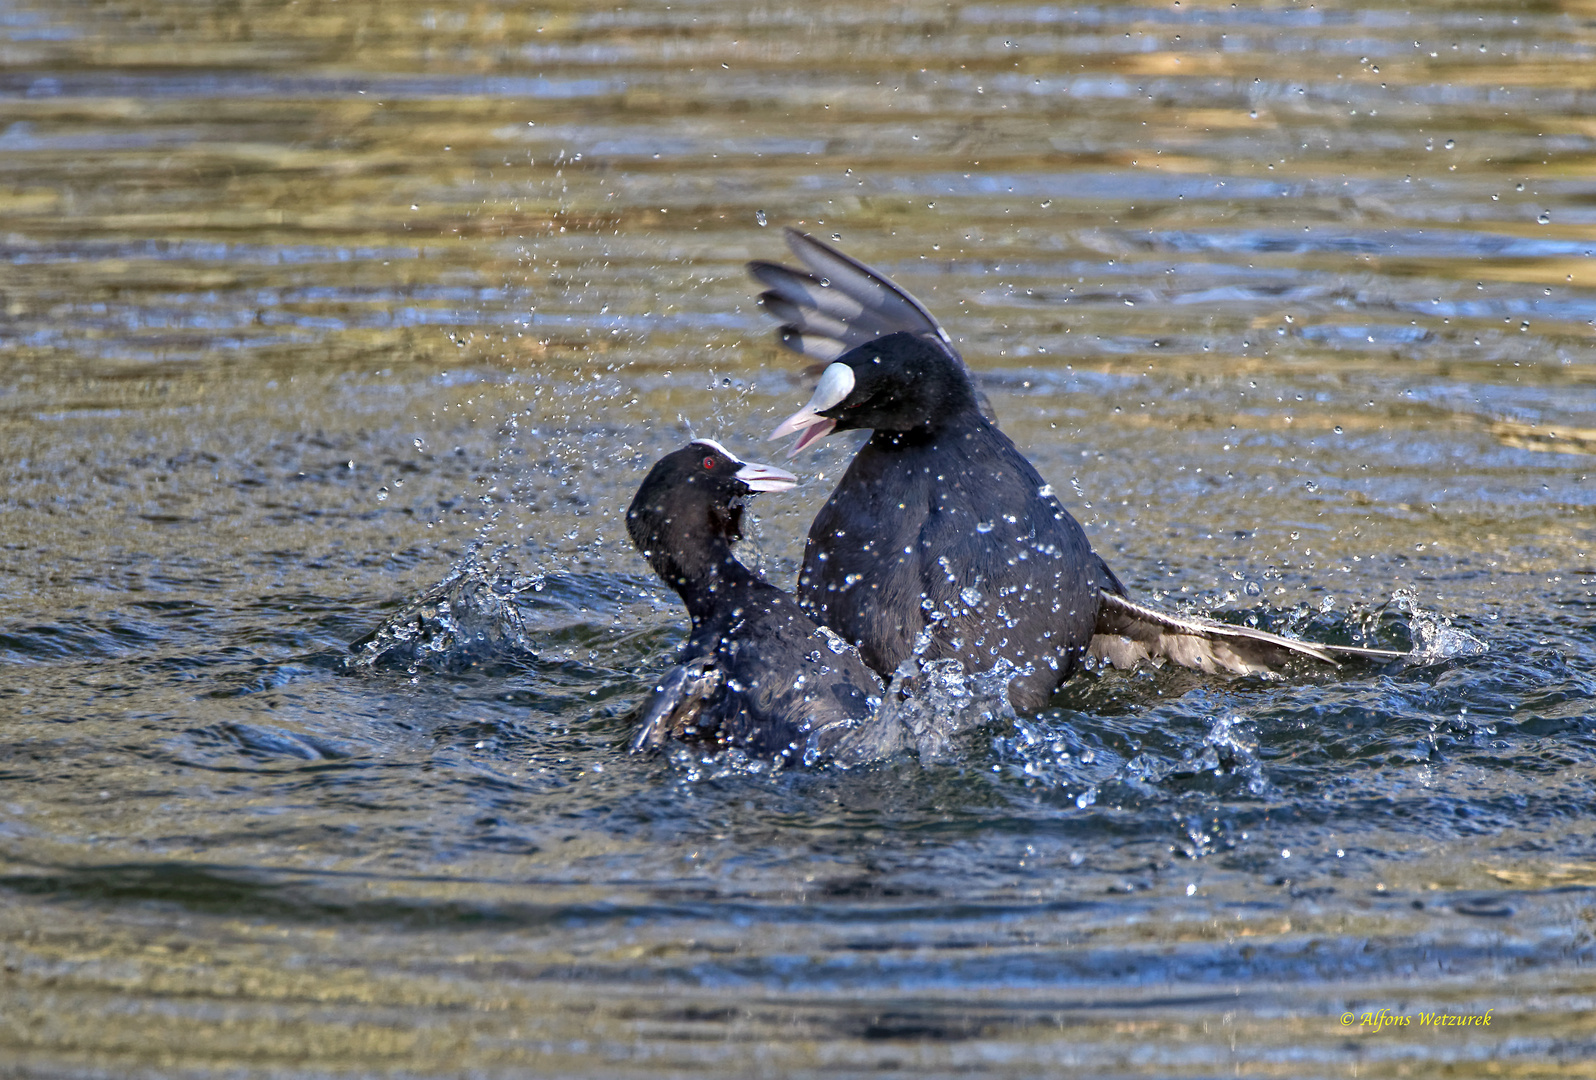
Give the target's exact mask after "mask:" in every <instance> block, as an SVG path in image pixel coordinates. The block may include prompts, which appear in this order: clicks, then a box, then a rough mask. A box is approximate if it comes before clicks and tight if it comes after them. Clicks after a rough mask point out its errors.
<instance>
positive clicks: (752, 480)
mask: <svg viewBox="0 0 1596 1080" xmlns="http://www.w3.org/2000/svg"><path fill="white" fill-rule="evenodd" d="M736 475H737V479H739V480H741V481H742V482H743V483H745V484H747V485H748V490H749V491H786V490H787V489H789V488H791V487H792V486H793V485H794V484H796V483H797V482H798V478H797V477H796V476H794V475H793V474H792V473H790V472H788V471H787V470H786V469H778V468H776V466H774V465H761V464H760V463H759V462H757V461H745V462H743V467H742V468H740V469H738V470H737V474H736Z"/></svg>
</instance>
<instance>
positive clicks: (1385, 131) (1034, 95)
mask: <svg viewBox="0 0 1596 1080" xmlns="http://www.w3.org/2000/svg"><path fill="white" fill-rule="evenodd" d="M0 57H3V63H0V251H3V258H0V312H3V314H0V350H3V356H4V362H3V364H0V460H3V461H4V462H5V464H6V474H5V482H4V485H3V487H0V662H3V664H4V667H3V675H0V695H3V700H0V777H3V786H0V793H3V794H0V890H3V893H4V897H5V902H4V904H3V905H0V951H3V954H4V963H3V965H0V1000H3V1001H4V1002H5V1006H4V1008H3V1009H0V1017H3V1022H0V1060H4V1061H6V1062H7V1064H6V1065H5V1067H4V1069H0V1072H4V1073H5V1074H6V1075H17V1076H29V1077H32V1076H84V1077H89V1076H95V1077H98V1076H157V1075H158V1076H188V1075H195V1076H198V1075H208V1074H213V1073H222V1072H226V1073H229V1074H232V1075H240V1076H257V1075H258V1076H268V1075H270V1076H282V1075H346V1074H361V1075H367V1074H370V1075H390V1074H391V1075H428V1076H431V1075H438V1076H452V1075H465V1074H470V1075H481V1076H497V1075H506V1076H508V1075H525V1074H527V1073H528V1072H544V1073H560V1074H567V1075H598V1074H603V1075H633V1074H635V1075H640V1076H641V1075H659V1074H666V1075H688V1074H691V1075H694V1076H705V1075H712V1076H721V1075H724V1076H748V1075H770V1076H794V1075H800V1076H801V1075H821V1074H838V1075H848V1074H854V1073H864V1072H870V1073H873V1074H878V1075H908V1074H911V1073H912V1074H914V1075H916V1076H921V1077H924V1076H942V1075H953V1074H959V1075H988V1074H990V1075H1041V1074H1055V1075H1056V1074H1059V1073H1061V1072H1065V1071H1067V1070H1069V1069H1075V1070H1078V1071H1081V1072H1085V1073H1089V1074H1093V1075H1148V1076H1217V1075H1220V1074H1224V1075H1234V1074H1236V1073H1238V1072H1240V1073H1252V1074H1266V1075H1282V1076H1332V1075H1334V1076H1343V1075H1358V1076H1395V1075H1421V1074H1425V1075H1436V1074H1439V1073H1441V1072H1443V1071H1446V1072H1449V1074H1451V1075H1460V1076H1461V1075H1483V1074H1486V1073H1490V1074H1492V1075H1521V1076H1527V1075H1569V1074H1574V1073H1577V1072H1579V1071H1580V1070H1582V1069H1583V1070H1588V1069H1589V1068H1590V1067H1591V1061H1592V1060H1593V1059H1596V1039H1593V1036H1592V1034H1591V1032H1592V1031H1593V1030H1596V1026H1593V1023H1592V1021H1593V1015H1592V1004H1591V1002H1592V1000H1593V998H1596V980H1593V978H1592V976H1591V970H1592V968H1591V963H1592V960H1593V930H1596V891H1593V890H1596V860H1593V858H1592V854H1591V853H1592V851H1593V850H1596V843H1593V839H1596V837H1593V831H1596V829H1593V825H1596V819H1593V817H1592V814H1591V811H1590V807H1591V806H1592V805H1593V803H1596V783H1593V780H1592V777H1593V776H1596V707H1593V700H1596V674H1593V671H1596V558H1593V555H1592V545H1593V544H1596V506H1593V504H1596V486H1593V482H1592V480H1591V474H1592V471H1593V470H1592V465H1593V464H1596V460H1593V457H1592V454H1593V453H1596V419H1593V417H1596V261H1593V260H1592V257H1591V256H1592V251H1593V250H1596V201H1593V199H1592V188H1591V177H1592V175H1596V142H1593V138H1596V135H1593V131H1592V128H1591V125H1590V116H1591V115H1592V114H1593V113H1596V11H1593V9H1592V8H1591V7H1590V6H1589V4H1585V3H1579V2H1575V0H1569V2H1566V3H1562V4H1541V5H1535V6H1517V5H1498V6H1494V7H1493V6H1490V5H1479V4H1461V3H1457V4H1442V5H1429V6H1428V7H1426V8H1424V9H1423V10H1410V9H1408V8H1405V7H1399V6H1369V7H1362V8H1359V7H1353V6H1349V5H1347V4H1342V3H1330V4H1328V5H1327V4H1324V3H1318V4H1313V5H1309V4H1301V3H1297V4H1291V3H1281V4H1270V5H1265V6H1262V7H1260V6H1257V5H1250V6H1249V5H1239V6H1233V5H1230V4H1227V3H1203V2H1196V3H1192V2H1183V3H1181V4H1162V5H1146V6H1102V5H1099V6H1090V5H1087V6H1074V7H1070V6H1059V5H1047V4H1023V3H991V4H973V3H972V4H934V5H933V4H913V3H911V4H907V5H897V6H895V7H893V8H891V9H887V8H882V7H880V6H877V7H870V8H865V7H860V6H858V5H848V4H825V3H822V4H812V5H799V6H790V5H746V4H730V3H720V2H717V0H706V2H700V3H688V4H682V3H672V4H670V5H665V4H649V5H633V6H625V7H612V8H608V9H603V10H599V9H592V8H590V7H588V6H586V5H568V6H558V5H556V6H549V5H545V6H542V7H536V8H527V7H522V6H516V5H501V4H473V5H461V6H449V5H439V4H434V3H429V4H414V3H407V2H400V3H384V4H376V3H360V2H345V3H336V4H335V3H308V2H303V0H302V2H300V3H289V4H257V3H240V4H232V5H224V6H220V7H213V6H207V5H198V6H196V5H183V4H174V3H158V4H155V5H153V6H152V5H129V4H122V3H115V2H111V3H98V4H93V5H89V4H75V3H50V4H42V3H12V4H10V5H7V6H4V7H0ZM786 224H792V225H796V226H798V227H801V228H804V229H807V230H810V231H812V232H814V233H815V234H816V235H819V236H822V237H824V238H828V239H829V238H835V239H836V240H838V242H840V243H841V244H842V245H843V246H844V247H845V248H846V249H847V250H849V251H850V252H852V253H854V254H856V255H858V256H860V257H862V258H865V259H867V260H868V261H870V262H872V263H874V264H876V265H878V266H880V267H881V268H882V269H884V270H886V271H887V272H888V273H890V274H892V275H894V276H895V277H896V278H897V279H898V280H900V281H901V282H902V283H903V284H905V285H906V286H907V287H909V288H911V289H912V290H914V291H915V292H916V293H917V294H918V295H919V296H920V297H921V298H922V299H923V300H925V301H926V302H927V304H928V305H929V306H930V307H931V308H932V309H933V310H934V311H935V312H937V313H938V315H939V316H940V317H941V318H942V320H943V321H944V323H945V324H946V325H947V327H948V328H949V330H950V331H951V332H952V333H953V335H954V336H955V337H956V338H957V339H958V341H959V345H960V348H961V349H962V350H963V351H964V353H965V355H966V356H967V358H968V359H969V361H970V363H971V366H972V367H973V368H974V369H975V370H976V371H977V372H978V373H979V374H980V375H981V377H982V380H983V385H984V387H985V389H986V392H987V393H988V395H989V396H990V397H991V399H992V401H993V404H994V406H995V408H996V411H997V414H998V416H999V418H1000V420H1001V422H1002V424H1003V426H1004V428H1005V430H1007V431H1008V432H1010V434H1011V435H1013V437H1014V438H1015V440H1016V441H1017V442H1018V443H1019V444H1020V445H1021V446H1022V447H1023V448H1025V450H1026V451H1027V453H1028V454H1029V455H1030V456H1031V457H1032V459H1033V460H1034V461H1035V462H1036V464H1037V466H1038V468H1039V469H1040V470H1041V472H1042V473H1043V475H1044V476H1046V477H1048V479H1049V480H1050V482H1052V483H1053V484H1054V486H1055V487H1056V488H1057V489H1058V490H1059V491H1060V492H1061V493H1062V494H1063V495H1064V497H1065V499H1066V502H1067V504H1068V505H1070V506H1071V508H1072V509H1073V510H1074V511H1075V512H1076V513H1077V515H1078V516H1079V517H1080V518H1081V520H1082V522H1083V523H1084V524H1085V525H1086V527H1087V529H1088V532H1089V533H1090V534H1091V536H1092V538H1093V541H1094V543H1095V544H1096V545H1097V547H1098V549H1099V550H1100V551H1101V552H1103V553H1104V555H1105V556H1106V557H1107V558H1108V559H1109V561H1110V562H1111V563H1112V564H1113V565H1114V567H1115V568H1116V570H1117V571H1118V572H1119V574H1120V575H1121V577H1123V578H1124V579H1125V581H1126V582H1127V584H1129V585H1130V586H1131V587H1132V589H1133V590H1135V591H1136V592H1137V593H1138V594H1139V595H1142V596H1146V597H1150V598H1155V599H1157V600H1159V602H1162V603H1165V604H1168V605H1171V606H1176V607H1181V608H1185V609H1189V610H1196V611H1203V612H1209V613H1216V614H1218V615H1220V616H1221V617H1225V618H1231V619H1236V620H1244V619H1247V618H1256V619H1258V620H1259V622H1260V623H1262V624H1264V625H1268V626H1271V627H1274V628H1277V629H1285V630H1288V631H1291V632H1297V633H1302V634H1306V635H1310V636H1311V635H1322V636H1328V637H1331V638H1334V639H1336V640H1361V641H1368V642H1370V643H1374V644H1382V645H1387V646H1390V647H1397V648H1407V647H1409V646H1410V645H1417V646H1418V648H1419V650H1420V652H1421V653H1422V654H1423V659H1424V660H1425V662H1424V663H1417V664H1411V665H1390V666H1385V667H1357V668H1348V669H1346V670H1343V671H1339V672H1333V673H1332V672H1323V671H1313V670H1308V669H1302V670H1297V671H1293V672H1292V673H1290V676H1289V677H1288V678H1285V679H1278V680H1265V679H1222V678H1212V677H1202V676H1198V675H1194V674H1191V673H1185V672H1167V671H1144V672H1136V673H1110V674H1106V675H1100V676H1088V677H1083V678H1081V679H1079V680H1077V681H1075V682H1074V683H1072V684H1071V685H1069V686H1068V687H1067V688H1066V689H1065V691H1064V692H1063V693H1062V694H1061V695H1059V697H1058V698H1057V699H1056V701H1055V703H1054V704H1055V708H1053V709H1051V710H1049V711H1048V712H1046V713H1044V714H1043V715H1042V716H1040V717H1037V718H1024V719H1023V721H1022V722H1019V723H1014V722H1009V721H1000V722H997V723H994V724H992V725H990V726H988V727H986V728H983V729H981V730H978V731H974V732H971V733H970V734H968V735H967V736H965V737H964V738H963V739H962V741H961V742H960V744H959V746H958V748H957V753H955V754H954V755H953V756H952V758H951V759H950V760H947V761H944V762H940V763H936V764H932V765H929V766H922V765H921V763H920V762H918V761H917V760H915V759H913V758H904V759H902V760H898V761H893V762H890V763H887V764H885V765H882V766H879V767H875V768H871V769H863V770H852V771H840V770H834V769H830V770H818V771H814V772H808V773H803V772H800V773H789V774H780V775H770V774H769V772H768V771H765V770H761V769H759V768H757V767H751V766H749V764H748V763H744V762H737V761H733V760H730V759H727V758H709V759H703V758H697V757H694V756H692V755H683V754H678V755H676V756H675V757H673V758H636V757H629V756H627V755H626V754H625V753H624V752H623V750H624V741H625V738H626V736H627V734H628V731H629V713H630V711H631V710H632V709H633V708H634V707H635V705H636V704H637V703H638V701H639V700H640V699H641V698H642V696H643V695H644V693H645V692H646V690H647V688H648V686H649V685H650V679H651V678H652V677H653V676H654V675H656V674H657V673H658V672H660V671H661V670H663V668H664V667H665V666H666V665H667V664H668V662H669V658H670V655H671V652H672V650H673V649H674V647H675V646H676V645H677V644H678V643H679V642H680V641H681V640H682V638H683V637H684V632H685V627H686V620H685V617H684V615H683V613H682V612H681V611H680V609H679V606H678V605H677V603H676V601H675V598H674V597H673V596H672V595H671V594H669V593H668V592H667V591H666V590H664V589H663V588H662V587H661V586H660V585H659V584H658V583H657V582H656V581H655V580H654V579H652V577H651V576H650V575H649V573H648V570H647V567H646V566H645V564H644V563H643V562H642V560H641V559H640V558H638V557H637V556H636V555H635V554H634V553H633V552H631V550H630V548H629V546H628V545H627V543H626V541H625V535H624V528H623V525H622V521H621V519H620V516H619V515H620V512H621V510H623V509H624V506H625V503H626V501H627V500H628V499H629V498H630V496H631V493H632V491H633V490H634V488H635V486H636V484H637V482H638V481H639V479H640V478H641V475H642V472H643V470H644V469H646V467H647V465H648V464H649V463H650V462H651V461H652V460H653V459H654V458H655V457H657V456H658V455H659V454H661V453H663V452H665V451H667V450H669V449H671V448H673V447H675V446H676V445H679V444H680V442H681V441H682V440H683V439H685V438H686V437H687V436H688V434H689V433H690V432H691V433H693V434H697V435H709V436H713V437H716V438H719V439H721V440H722V441H724V442H725V443H726V444H727V445H728V446H729V447H731V448H733V449H734V450H738V451H739V452H743V453H745V454H746V455H748V456H751V457H759V456H766V457H767V459H768V458H769V456H771V455H775V454H778V453H779V451H778V450H777V449H776V448H774V447H768V448H767V447H763V446H761V444H760V440H762V438H763V435H764V433H765V432H766V431H768V430H769V429H770V428H771V427H773V426H774V424H775V423H776V422H777V421H778V420H779V419H780V418H781V417H782V416H784V415H786V413H787V412H790V411H791V410H792V409H793V408H794V407H796V405H795V403H799V402H801V401H802V400H803V399H804V397H805V396H806V394H807V388H806V385H805V383H804V379H803V377H802V373H801V371H800V367H801V365H798V364H795V363H794V362H793V361H792V360H790V359H789V358H788V357H787V356H786V355H784V354H782V353H780V352H779V351H778V350H777V349H776V348H775V346H774V344H773V342H772V340H771V334H770V328H769V326H768V325H767V324H766V322H765V321H764V320H763V318H762V316H761V314H760V312H759V311H758V309H757V307H756V306H755V305H754V304H753V302H752V298H753V296H754V295H755V292H756V291H757V290H756V288H755V287H754V286H753V284H752V283H751V282H750V281H749V280H748V279H747V278H746V277H745V275H744V272H743V269H742V264H743V262H744V261H745V260H747V259H749V258H756V257H757V258H777V257H781V256H782V254H783V251H782V246H781V239H780V234H779V229H778V227H779V226H781V225H786ZM850 447H851V443H850V440H846V439H840V438H839V439H834V440H831V444H830V445H827V446H825V447H822V448H821V449H820V450H819V452H817V453H816V454H814V455H813V456H812V457H808V458H805V459H803V461H802V469H803V471H804V473H805V479H806V482H805V483H804V484H803V485H802V486H801V487H800V488H799V489H798V490H796V491H795V492H792V493H790V494H787V495H782V496H765V497H763V498H761V499H760V500H759V501H758V502H757V503H756V510H757V517H758V519H759V521H758V528H757V535H756V537H755V538H754V540H753V541H752V543H751V545H750V547H749V550H748V557H749V558H750V559H752V560H754V561H757V562H758V563H759V564H760V565H761V566H762V567H763V568H764V570H765V571H766V573H767V574H769V575H770V577H771V578H772V580H774V581H776V582H778V583H780V584H783V585H789V584H790V583H791V582H792V580H793V578H794V576H795V571H796V565H797V559H798V558H799V556H800V554H801V544H802V536H803V533H804V531H805V529H806V528H807V526H808V522H809V520H810V519H811V518H812V516H813V514H814V512H815V510H816V508H817V507H818V506H819V504H820V502H821V501H822V500H823V499H824V498H825V496H826V494H827V492H828V491H829V488H830V485H831V482H832V481H834V479H835V477H836V476H837V475H838V474H839V473H840V470H841V468H842V467H843V466H844V465H845V463H846V460H847V457H848V454H849V453H850ZM473 553H474V554H473ZM451 575H453V576H451ZM450 581H452V582H453V584H451V585H448V586H446V587H445V588H444V589H443V590H442V592H441V593H439V592H437V591H434V590H435V587H437V586H439V585H440V583H444V582H450ZM440 595H441V596H443V597H444V598H446V599H450V600H452V601H454V602H455V604H456V606H455V608H454V609H453V610H454V614H455V617H457V618H458V617H460V610H459V607H458V603H459V600H460V598H462V597H467V598H470V599H471V600H472V602H473V605H474V606H473V607H472V609H471V611H470V612H469V613H468V616H469V618H468V625H467V627H466V630H467V631H471V632H474V631H477V630H480V631H482V632H483V633H484V634H485V635H486V637H485V639H484V640H481V641H476V642H474V643H468V642H466V641H465V640H463V639H461V638H458V637H450V638H444V639H440V643H441V645H442V648H441V649H440V650H438V651H434V652H431V653H424V654H419V655H418V656H417V657H416V658H415V659H416V663H414V664H413V665H411V664H407V663H404V662H397V663H395V662H389V663H384V664H378V665H368V666H361V665H354V666H351V663H350V659H351V654H350V653H349V651H348V648H347V647H348V645H349V643H350V642H352V641H355V640H356V639H358V638H360V637H361V636H362V635H364V634H366V633H368V632H370V631H371V630H373V629H374V628H376V627H378V626H379V625H380V624H382V623H383V621H384V620H385V619H389V618H392V617H394V616H396V615H398V614H400V613H403V612H407V611H409V612H411V613H412V614H414V613H416V612H417V611H421V610H422V609H423V608H425V611H424V612H423V614H424V615H428V616H430V617H434V618H435V617H436V615H437V609H436V604H435V603H432V604H431V606H430V607H429V606H428V604H427V602H426V601H427V598H429V597H431V598H432V600H433V601H435V600H436V599H437V598H438V596H440ZM418 604H419V605H420V606H419V607H418V606H417V605H418ZM470 620H475V621H470ZM1465 635H1466V637H1465ZM1472 640H1477V641H1478V642H1480V643H1483V645H1484V646H1486V649H1485V651H1483V652H1480V651H1478V650H1477V649H1475V648H1473V647H1472V646H1469V645H1468V644H1467V643H1468V642H1469V641H1472ZM1380 1009H1386V1010H1388V1011H1389V1012H1390V1013H1391V1014H1393V1015H1400V1016H1405V1017H1412V1018H1414V1019H1412V1021H1411V1023H1410V1024H1409V1025H1408V1026H1406V1027H1400V1026H1399V1027H1384V1028H1376V1027H1373V1026H1364V1025H1363V1024H1362V1023H1361V1018H1362V1017H1363V1015H1364V1014H1365V1013H1371V1014H1372V1013H1377V1012H1378V1011H1379V1010H1380ZM1487 1010H1490V1011H1491V1013H1492V1023H1491V1025H1490V1026H1489V1027H1470V1028H1467V1029H1461V1028H1447V1029H1438V1028H1434V1027H1431V1026H1429V1025H1423V1024H1421V1022H1420V1020H1419V1019H1418V1017H1420V1015H1421V1014H1423V1013H1434V1012H1437V1011H1440V1012H1446V1013H1452V1014H1457V1015H1479V1014H1483V1013H1485V1012H1486V1011H1487ZM1347 1012H1351V1013H1352V1014H1353V1017H1354V1022H1353V1023H1352V1024H1351V1025H1349V1026H1343V1024H1342V1023H1341V1017H1342V1016H1343V1014H1344V1013H1347Z"/></svg>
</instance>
